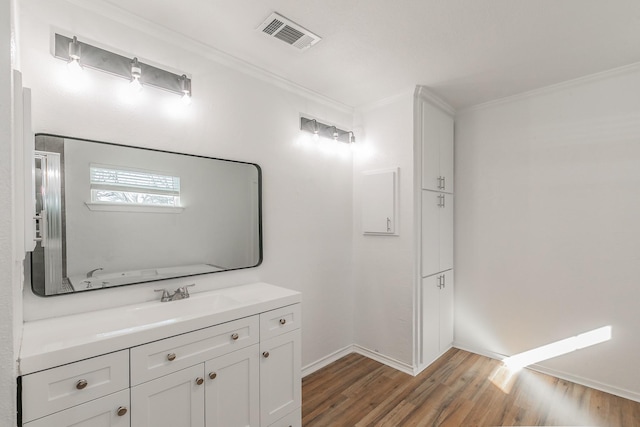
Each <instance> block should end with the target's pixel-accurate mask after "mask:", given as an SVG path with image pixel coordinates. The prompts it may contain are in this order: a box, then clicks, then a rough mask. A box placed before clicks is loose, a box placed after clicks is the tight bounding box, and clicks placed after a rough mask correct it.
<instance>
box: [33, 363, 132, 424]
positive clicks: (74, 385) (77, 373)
mask: <svg viewBox="0 0 640 427" xmlns="http://www.w3.org/2000/svg"><path fill="white" fill-rule="evenodd" d="M127 388H129V350H122V351H118V352H116V353H110V354H105V355H104V356H99V357H94V358H91V359H86V360H81V361H80V362H75V363H70V364H68V365H63V366H58V367H57V368H52V369H47V370H46V371H41V372H36V373H34V374H29V375H25V376H24V377H22V419H23V421H24V422H25V423H26V422H28V421H31V420H35V419H36V418H40V417H43V416H45V415H48V414H51V413H53V412H57V411H61V410H63V409H66V408H70V407H72V406H75V405H78V404H80V403H85V402H88V401H90V400H93V399H97V398H99V397H102V396H106V395H107V394H111V393H115V392H117V391H120V390H124V389H127Z"/></svg>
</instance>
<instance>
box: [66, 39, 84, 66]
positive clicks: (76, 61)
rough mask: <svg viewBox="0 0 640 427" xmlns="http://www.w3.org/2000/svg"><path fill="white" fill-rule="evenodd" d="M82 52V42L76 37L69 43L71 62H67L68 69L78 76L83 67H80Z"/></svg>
mask: <svg viewBox="0 0 640 427" xmlns="http://www.w3.org/2000/svg"><path fill="white" fill-rule="evenodd" d="M81 50H82V49H81V46H80V42H78V38H77V37H75V36H74V37H73V40H71V41H70V42H69V62H67V67H68V68H69V71H70V72H71V74H78V73H80V72H81V71H82V65H80V52H81Z"/></svg>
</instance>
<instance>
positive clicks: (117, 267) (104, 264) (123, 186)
mask: <svg viewBox="0 0 640 427" xmlns="http://www.w3.org/2000/svg"><path fill="white" fill-rule="evenodd" d="M261 179H262V176H261V170H260V167H259V166H258V165H257V164H254V163H245V162H238V161H233V160H224V159H216V158H210V157H203V156H196V155H190V154H182V153H174V152H168V151H159V150H152V149H146V148H137V147H131V146H125V145H119V144H113V143H106V142H99V141H89V140H83V139H77V138H71V137H66V136H58V135H49V134H37V135H36V218H37V228H38V235H39V242H38V244H37V245H36V249H35V250H34V252H33V253H32V256H31V279H32V289H33V291H34V293H35V294H37V295H40V296H51V295H60V294H66V293H70V292H79V291H88V290H96V289H103V288H110V287H114V286H124V285H132V284H136V283H144V282H149V281H155V280H164V279H172V278H177V277H185V276H194V275H199V274H208V273H216V272H221V271H229V270H237V269H243V268H250V267H256V266H258V265H260V263H261V262H262V222H261Z"/></svg>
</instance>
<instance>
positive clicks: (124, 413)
mask: <svg viewBox="0 0 640 427" xmlns="http://www.w3.org/2000/svg"><path fill="white" fill-rule="evenodd" d="M128 408H129V389H126V390H122V391H119V392H117V393H113V394H110V395H108V396H105V397H101V398H100V399H96V400H92V401H90V402H87V403H83V404H82V405H78V406H74V407H73V408H70V409H66V410H64V411H60V412H56V413H55V414H53V415H49V416H47V417H44V418H40V419H37V420H35V421H32V422H30V423H25V424H24V427H129V426H130V425H131V423H130V418H129V409H128Z"/></svg>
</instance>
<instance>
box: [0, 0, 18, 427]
mask: <svg viewBox="0 0 640 427" xmlns="http://www.w3.org/2000/svg"><path fill="white" fill-rule="evenodd" d="M15 7H16V5H15V2H14V1H12V0H0V41H1V43H0V200H2V203H0V272H1V274H0V295H2V296H3V297H2V298H0V342H2V343H3V344H2V345H0V425H3V426H13V425H16V393H15V390H16V368H17V366H16V358H17V353H18V349H19V345H20V336H21V333H20V329H19V328H18V327H17V326H18V325H19V324H20V322H21V321H22V299H21V296H20V280H21V274H22V269H21V261H20V259H19V256H18V254H16V253H15V248H16V246H17V244H16V243H17V240H16V239H17V238H23V236H22V234H19V233H18V232H16V230H15V229H14V227H13V218H14V217H15V215H16V213H19V212H20V209H19V208H18V207H17V206H16V205H15V204H14V200H15V196H14V191H13V186H14V182H15V176H14V173H16V172H15V170H16V168H15V165H14V164H13V148H14V145H15V144H14V142H13V138H14V132H15V131H14V129H13V123H14V117H13V111H12V105H13V96H12V87H13V76H12V68H14V67H17V66H18V64H17V63H16V62H17V52H16V50H15V47H16V46H15V43H16V38H15V33H14V31H15V28H14V24H15V23H14V13H15ZM19 96H22V95H21V94H19Z"/></svg>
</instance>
